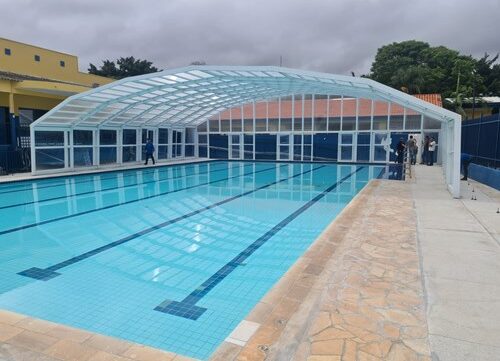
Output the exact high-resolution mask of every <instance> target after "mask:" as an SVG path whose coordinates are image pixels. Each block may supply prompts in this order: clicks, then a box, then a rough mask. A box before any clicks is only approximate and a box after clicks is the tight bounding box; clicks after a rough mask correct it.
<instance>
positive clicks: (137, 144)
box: [135, 128, 142, 162]
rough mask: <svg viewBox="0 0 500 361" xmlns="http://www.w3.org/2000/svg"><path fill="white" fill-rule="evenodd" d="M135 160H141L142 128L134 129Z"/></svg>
mask: <svg viewBox="0 0 500 361" xmlns="http://www.w3.org/2000/svg"><path fill="white" fill-rule="evenodd" d="M135 161H136V162H140V161H142V128H139V129H136V130H135Z"/></svg>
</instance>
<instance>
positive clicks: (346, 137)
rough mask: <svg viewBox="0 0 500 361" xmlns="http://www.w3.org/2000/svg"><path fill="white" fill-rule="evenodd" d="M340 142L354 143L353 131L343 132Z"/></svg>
mask: <svg viewBox="0 0 500 361" xmlns="http://www.w3.org/2000/svg"><path fill="white" fill-rule="evenodd" d="M340 142H341V143H342V144H352V133H348V134H342V135H341V137H340Z"/></svg>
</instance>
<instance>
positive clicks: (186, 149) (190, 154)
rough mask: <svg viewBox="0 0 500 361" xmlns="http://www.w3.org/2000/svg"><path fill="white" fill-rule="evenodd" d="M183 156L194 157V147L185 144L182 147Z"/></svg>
mask: <svg viewBox="0 0 500 361" xmlns="http://www.w3.org/2000/svg"><path fill="white" fill-rule="evenodd" d="M184 156H185V157H194V145H190V144H187V145H186V146H185V147H184Z"/></svg>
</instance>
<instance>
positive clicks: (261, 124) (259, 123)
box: [255, 119, 267, 132]
mask: <svg viewBox="0 0 500 361" xmlns="http://www.w3.org/2000/svg"><path fill="white" fill-rule="evenodd" d="M255 131H256V132H265V131H267V129H266V120H265V119H255Z"/></svg>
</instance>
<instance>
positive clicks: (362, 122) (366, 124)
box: [358, 116, 372, 130]
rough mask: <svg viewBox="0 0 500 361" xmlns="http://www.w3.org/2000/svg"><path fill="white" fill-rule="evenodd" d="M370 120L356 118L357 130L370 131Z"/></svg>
mask: <svg viewBox="0 0 500 361" xmlns="http://www.w3.org/2000/svg"><path fill="white" fill-rule="evenodd" d="M371 121H372V120H371V118H370V117H365V116H363V117H359V118H358V130H370V128H371Z"/></svg>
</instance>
